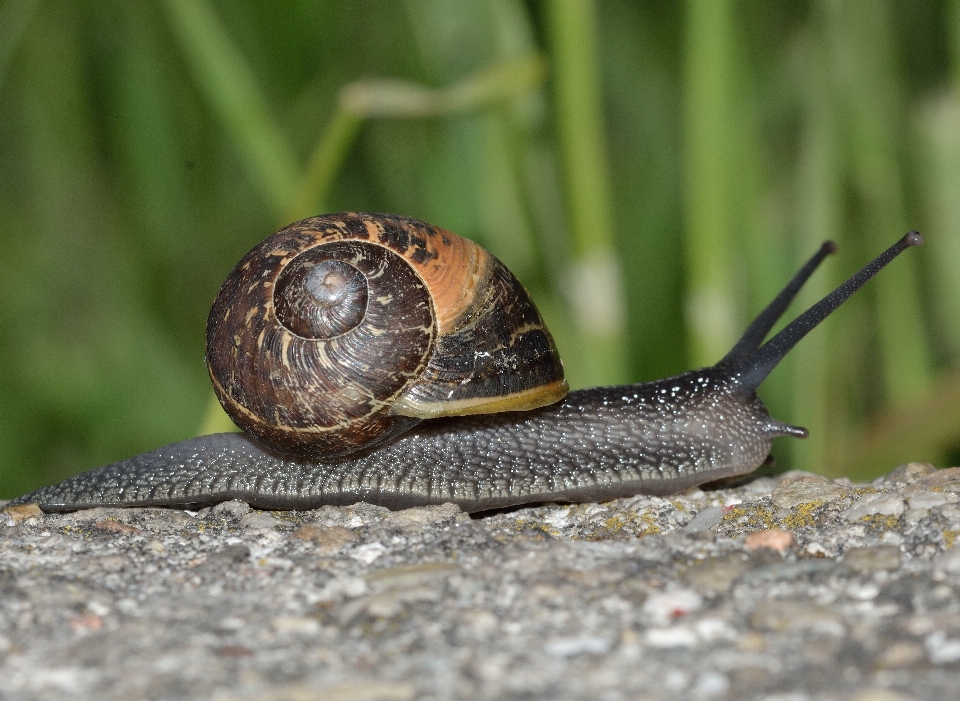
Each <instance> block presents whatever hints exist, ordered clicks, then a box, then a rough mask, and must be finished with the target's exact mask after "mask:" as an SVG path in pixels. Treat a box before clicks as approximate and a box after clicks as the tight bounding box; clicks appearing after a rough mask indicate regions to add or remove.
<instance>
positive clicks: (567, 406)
mask: <svg viewBox="0 0 960 701" xmlns="http://www.w3.org/2000/svg"><path fill="white" fill-rule="evenodd" d="M922 242H923V239H922V237H921V236H920V234H918V233H917V232H915V231H911V232H909V233H908V234H906V235H905V236H904V237H903V238H902V239H900V241H898V242H897V243H896V244H894V245H893V246H891V247H890V248H889V249H887V250H886V251H885V252H884V253H882V254H881V255H880V256H878V257H877V258H876V259H874V260H873V261H872V262H871V263H869V264H868V265H867V266H865V267H864V268H862V269H861V270H860V271H859V272H858V273H856V274H854V275H853V276H852V277H851V278H849V279H848V280H847V281H846V282H845V283H843V284H842V285H841V286H840V287H838V288H837V289H836V290H835V291H834V292H832V293H831V294H829V295H828V296H826V297H825V298H824V299H822V300H821V301H820V302H818V303H817V304H815V305H814V306H812V307H811V308H810V309H808V310H807V311H805V312H804V313H803V314H801V315H800V316H799V317H797V318H796V319H795V320H794V321H793V322H791V323H790V324H789V325H787V326H786V327H785V328H784V329H783V330H782V331H780V332H779V333H777V334H776V335H775V336H773V338H772V339H771V340H769V341H768V342H766V343H763V340H764V338H765V337H766V336H767V334H768V332H769V331H770V329H771V328H772V326H773V325H774V323H775V322H776V321H777V319H779V317H780V316H781V315H782V314H783V312H784V311H785V310H786V308H787V306H788V305H789V304H790V302H791V300H792V299H793V298H794V296H795V295H796V293H797V292H798V291H799V289H800V287H801V286H802V285H803V283H804V282H805V281H806V280H807V278H808V277H809V276H810V275H811V274H812V273H813V271H814V270H815V269H816V268H817V266H818V265H819V264H820V262H821V261H822V260H823V259H824V258H825V257H826V256H827V255H828V254H830V253H832V252H834V250H835V246H834V244H833V243H831V242H826V243H824V244H823V245H822V246H821V247H820V249H819V250H818V251H817V253H816V254H815V255H814V256H813V257H812V258H811V259H810V260H809V261H808V262H807V263H806V264H805V265H804V266H803V267H802V268H801V270H800V271H799V272H798V273H797V274H796V275H795V277H794V278H793V279H792V280H791V281H790V282H789V284H787V286H786V287H785V288H784V290H783V291H782V292H781V293H780V294H779V295H778V296H777V297H776V298H775V299H774V300H773V302H771V303H770V305H769V306H767V307H766V309H764V310H763V311H762V312H761V313H760V315H759V316H758V317H757V318H756V320H755V321H753V323H752V324H751V325H750V326H749V328H748V329H747V330H746V332H745V333H744V335H743V337H742V338H741V339H740V340H739V341H738V342H737V343H736V345H735V346H734V347H733V349H732V350H731V351H730V352H729V353H728V354H727V355H726V356H724V358H723V359H721V360H720V362H718V363H717V364H716V365H714V366H712V367H708V368H704V369H701V370H696V371H691V372H687V373H684V374H682V375H678V376H676V377H671V378H667V379H663V380H657V381H654V382H647V383H643V384H634V385H626V386H617V387H594V388H590V389H584V390H579V391H575V392H570V393H567V385H566V382H565V381H564V379H563V368H562V363H561V362H560V360H559V357H558V355H557V352H556V349H555V347H554V343H553V340H552V338H551V336H550V333H549V332H548V331H547V329H546V327H545V326H544V324H543V321H542V319H541V317H540V315H539V313H538V312H537V310H536V307H535V306H534V304H533V302H532V301H531V300H530V298H529V296H528V295H527V293H526V291H525V290H524V289H523V286H522V285H521V284H520V283H519V282H518V281H517V280H516V278H515V277H514V276H513V275H512V274H511V273H510V272H509V271H508V270H507V268H506V267H505V266H504V265H503V264H502V263H501V262H500V261H499V260H497V259H496V258H495V257H494V256H492V255H491V254H489V253H487V252H486V251H485V250H484V249H482V248H480V247H479V246H478V245H476V244H474V243H473V242H471V241H468V240H466V239H462V238H460V237H458V236H455V235H454V234H451V233H450V232H448V231H445V230H443V229H440V228H437V227H434V226H431V225H428V224H424V223H422V222H419V221H416V220H413V219H408V218H405V217H400V216H395V215H383V214H357V213H342V214H333V215H326V216H321V217H314V218H310V219H305V220H303V221H300V222H297V223H295V224H291V225H290V226H288V227H286V228H285V229H283V230H281V231H279V232H277V233H276V234H274V235H273V236H270V237H268V238H267V239H265V240H264V241H263V242H261V243H260V244H259V245H258V246H256V247H255V248H254V249H253V250H252V251H251V252H250V253H248V254H247V255H246V256H245V257H244V258H243V259H242V260H241V261H240V262H239V263H238V264H237V266H236V267H235V268H234V270H233V271H232V272H231V273H230V275H229V277H228V278H227V280H226V282H224V284H223V286H222V288H221V290H220V293H219V295H218V297H217V299H216V302H215V303H214V305H213V308H212V309H211V312H210V316H209V319H208V323H207V335H206V339H207V363H208V367H209V371H210V377H211V379H212V381H213V386H214V389H215V391H216V392H217V395H218V396H219V398H220V400H221V403H222V404H223V406H224V408H225V410H226V411H227V413H228V414H229V415H230V416H231V418H232V419H233V420H234V421H235V422H236V423H237V424H238V425H239V426H240V427H241V428H242V429H243V431H244V432H243V433H222V434H214V435H207V436H200V437H198V438H192V439H190V440H186V441H182V442H179V443H174V444H172V445H168V446H165V447H162V448H159V449H157V450H155V451H152V452H149V453H144V454H141V455H137V456H135V457H132V458H129V459H126V460H122V461H120V462H117V463H113V464H110V465H106V466H103V467H100V468H97V469H95V470H91V471H89V472H86V473H83V474H80V475H76V476H74V477H71V478H69V479H67V480H65V481H63V482H61V483H60V484H57V485H54V486H51V487H46V488H42V489H40V490H38V491H35V492H32V493H30V494H26V495H24V496H22V497H19V498H18V499H15V500H13V503H15V504H16V503H30V502H35V503H37V504H39V506H40V507H41V508H42V509H43V510H45V511H68V510H75V509H82V508H88V507H93V506H177V507H181V508H190V507H194V508H195V507H197V506H200V505H207V504H213V503H217V502H220V501H225V500H229V499H241V500H243V501H246V502H248V503H249V504H250V505H251V506H254V507H258V508H268V509H310V508H316V507H319V506H321V505H325V504H332V505H346V504H351V503H354V502H358V501H365V502H370V503H373V504H379V505H382V506H386V507H390V508H407V507H413V506H423V505H428V504H437V503H442V502H454V503H456V504H458V505H459V506H460V507H461V508H463V509H464V510H465V511H469V512H476V511H484V510H488V509H494V508H501V507H507V506H513V505H522V504H528V503H538V502H556V501H559V502H576V501H602V500H609V499H613V498H617V497H623V496H630V495H634V494H640V493H645V494H653V495H665V494H670V493H677V492H680V491H684V490H687V489H690V488H692V487H695V486H697V485H700V484H703V483H706V482H712V481H716V480H719V479H722V478H728V477H733V476H737V475H744V474H747V473H750V472H752V471H753V470H755V469H756V468H757V467H759V466H760V465H761V464H763V463H764V462H765V461H766V460H767V459H768V457H769V455H770V448H771V445H772V442H773V439H774V438H775V437H777V436H794V437H797V438H804V437H806V436H807V431H806V429H804V428H800V427H798V426H792V425H789V424H786V423H783V422H781V421H778V420H776V419H774V418H772V417H771V416H770V415H769V413H768V412H767V409H766V408H765V406H764V404H763V402H762V401H761V400H760V399H759V398H758V397H757V395H756V390H757V388H758V387H759V386H760V384H761V383H762V382H763V381H764V379H765V378H766V377H767V376H768V375H769V374H770V372H771V371H772V370H773V368H774V367H775V366H776V365H777V364H778V363H779V362H780V360H781V359H782V358H783V357H784V356H785V355H786V354H787V352H788V351H789V350H790V349H791V348H793V346H794V345H796V343H797V342H798V341H799V340H800V339H801V338H803V337H804V336H805V335H806V334H807V333H808V332H809V331H811V330H812V329H813V328H814V327H815V326H817V324H819V323H820V322H821V321H822V320H823V319H825V318H826V317H827V316H828V315H829V314H830V313H831V312H832V311H833V310H834V309H836V308H837V307H838V306H840V304H842V303H843V302H844V301H845V300H846V299H847V298H848V297H850V295H852V294H853V293H854V292H855V291H856V290H857V289H859V288H860V287H861V286H862V285H863V284H864V283H866V281H867V280H869V279H870V278H871V277H872V276H873V275H875V274H876V273H877V272H878V271H879V270H880V269H882V268H883V267H884V266H885V265H887V264H888V263H889V262H890V261H892V260H893V259H894V258H895V257H896V256H897V255H899V254H900V253H901V252H903V251H904V250H906V248H907V247H909V246H918V245H920V244H922ZM381 360H389V362H390V365H389V366H387V367H381V366H379V365H377V363H378V362H379V361H381ZM341 363H342V365H341Z"/></svg>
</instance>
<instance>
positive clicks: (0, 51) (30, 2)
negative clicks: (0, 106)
mask: <svg viewBox="0 0 960 701" xmlns="http://www.w3.org/2000/svg"><path fill="white" fill-rule="evenodd" d="M38 2H39V0H7V2H5V3H3V4H2V5H0V87H2V86H3V79H4V77H5V76H6V74H7V68H8V67H9V65H10V59H11V58H12V57H13V52H14V51H15V50H16V48H17V45H18V44H19V43H20V38H21V37H22V36H23V32H24V30H25V29H26V28H27V24H28V23H29V22H30V17H31V16H32V15H33V11H34V10H35V9H36V7H37V3H38Z"/></svg>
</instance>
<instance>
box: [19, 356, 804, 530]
mask: <svg viewBox="0 0 960 701" xmlns="http://www.w3.org/2000/svg"><path fill="white" fill-rule="evenodd" d="M783 435H793V436H798V437H803V436H804V435H806V432H805V431H804V430H803V429H799V428H795V427H792V426H788V425H786V424H783V423H780V422H779V421H776V420H774V419H771V418H770V416H769V414H768V413H767V410H766V408H765V407H764V406H763V403H762V402H761V401H760V400H759V399H758V398H757V397H756V395H754V394H752V393H750V395H749V396H747V397H744V396H743V392H742V390H740V389H739V388H738V386H737V384H736V379H735V378H731V377H730V376H729V374H728V373H723V372H721V371H718V370H717V369H714V368H710V369H705V370H700V371H696V372H690V373H686V374H684V375H680V376H678V377H674V378H667V379H665V380H658V381H656V382H651V383H646V384H639V385H629V386H623V387H598V388H593V389H587V390H581V391H578V392H573V393H571V394H570V395H569V396H568V397H567V398H566V399H564V400H563V401H561V402H559V403H557V404H555V405H553V406H550V407H546V408H544V409H538V410H535V411H531V412H524V413H517V412H515V413H509V414H496V415H489V416H474V417H463V418H457V419H441V420H436V421H430V422H425V423H422V424H420V425H419V426H417V427H416V428H414V429H413V430H412V431H411V432H410V433H407V434H405V435H404V436H401V437H400V438H398V439H395V440H394V441H392V442H391V443H389V444H387V445H384V446H381V447H379V448H376V449H373V450H369V451H367V452H366V453H364V454H360V455H358V456H348V457H346V458H338V459H335V460H331V461H328V462H317V461H310V460H305V459H293V458H290V457H288V456H284V455H281V454H278V453H275V452H271V451H269V450H268V449H266V448H264V447H262V446H261V445H259V444H258V443H256V442H254V440H253V439H252V438H250V437H249V436H246V435H245V434H229V433H227V434H216V435H212V436H202V437H200V438H193V439H190V440H186V441H182V442H180V443H174V444H172V445H169V446H165V447H163V448H160V449H158V450H155V451H153V452H150V453H144V454H141V455H137V456H135V457H132V458H129V459H127V460H122V461H120V462H117V463H113V464H111V465H106V466H104V467H101V468H98V469H95V470H91V471H90V472H86V473H83V474H80V475H77V476H75V477H72V478H70V479H67V480H65V481H63V482H61V483H60V484H58V485H54V486H52V487H46V488H44V489H40V490H37V491H35V492H33V493H31V494H26V495H24V496H22V497H19V498H18V499H15V500H14V501H13V503H15V504H17V503H30V502H36V503H38V504H39V505H40V507H41V508H42V509H44V510H45V511H71V510H75V509H82V508H88V507H92V506H145V505H156V506H199V505H204V504H212V503H216V502H220V501H225V500H229V499H241V500H243V501H246V502H248V503H249V504H250V505H251V506H254V507H258V508H268V509H311V508H316V507H319V506H321V505H324V504H332V505H346V504H351V503H354V502H358V501H365V502H369V503H372V504H378V505H381V506H386V507H390V508H397V509H399V508H408V507H412V506H423V505H427V504H439V503H443V502H453V503H456V504H458V505H459V506H460V507H461V508H462V509H464V510H465V511H471V512H473V511H484V510H487V509H494V508H501V507H506V506H513V505H517V504H527V503H535V502H543V501H603V500H608V499H614V498H617V497H622V496H628V495H632V494H661V495H662V494H670V493H676V492H680V491H683V490H686V489H689V488H691V487H694V486H696V485H699V484H702V483H704V482H709V481H713V480H716V479H721V478H725V477H730V476H734V475H741V474H746V473H749V472H751V471H753V470H754V469H756V468H757V467H758V466H759V465H760V464H761V463H763V461H764V460H765V459H766V458H767V456H768V455H769V452H770V446H771V443H772V440H773V438H774V437H776V436H783Z"/></svg>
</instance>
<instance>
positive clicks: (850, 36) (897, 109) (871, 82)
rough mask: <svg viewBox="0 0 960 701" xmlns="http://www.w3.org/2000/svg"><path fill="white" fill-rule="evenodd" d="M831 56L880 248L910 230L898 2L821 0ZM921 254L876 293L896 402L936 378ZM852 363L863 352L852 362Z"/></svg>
mask: <svg viewBox="0 0 960 701" xmlns="http://www.w3.org/2000/svg"><path fill="white" fill-rule="evenodd" d="M822 7H823V9H824V16H825V25H826V26H825V36H826V40H827V49H828V52H827V55H828V56H829V57H830V61H831V71H832V78H833V83H834V85H833V88H834V90H835V91H836V93H835V99H836V104H837V107H838V114H839V115H840V116H841V120H842V121H841V124H842V128H843V137H844V143H845V144H846V145H847V147H848V153H847V158H848V167H849V168H850V178H851V180H852V182H853V184H854V186H855V187H856V189H857V194H858V195H859V197H860V199H861V200H862V210H861V212H862V217H861V222H862V224H861V226H862V231H863V240H864V241H866V242H869V250H864V254H865V255H871V256H872V255H876V251H880V250H883V249H884V248H886V247H887V246H889V245H890V242H891V241H893V240H895V239H896V238H897V237H899V236H901V235H903V233H905V232H906V231H907V230H909V229H912V228H916V224H915V223H914V222H912V221H910V218H909V216H908V214H907V207H906V195H905V193H904V184H903V174H902V172H901V167H902V166H901V163H902V160H903V159H902V157H901V153H902V151H903V148H904V144H903V142H902V134H903V133H904V131H905V129H904V126H905V125H904V122H905V119H906V116H905V115H904V113H903V111H902V105H903V99H902V97H901V94H902V86H901V85H900V81H899V80H897V79H895V78H892V76H895V75H896V70H895V68H894V61H895V59H894V55H893V43H894V42H893V27H892V22H893V17H892V13H893V6H892V3H890V2H889V1H888V0H884V1H883V2H875V1H874V0H857V1H855V2H853V1H852V2H843V3H837V2H831V1H829V0H824V2H823V3H822ZM919 260H920V258H919V257H918V256H910V257H909V258H906V257H905V258H904V260H903V261H902V265H897V266H892V267H891V269H890V271H889V273H888V274H886V275H885V276H884V281H883V283H884V284H882V285H876V286H874V287H873V288H872V290H871V295H872V296H873V297H874V299H875V300H876V305H875V312H874V314H875V317H876V324H877V329H878V331H879V338H880V355H881V364H882V372H883V389H884V390H885V392H886V393H887V395H888V396H889V397H890V398H891V399H892V400H894V401H903V400H904V399H905V398H907V397H909V396H911V395H913V394H915V393H916V392H919V391H923V390H925V389H926V388H927V387H929V385H930V382H931V379H932V368H933V361H932V353H931V350H930V346H929V344H928V342H927V338H926V335H925V333H924V329H923V313H922V308H921V304H920V288H921V286H920V284H919V282H920V276H919ZM852 362H853V363H854V366H856V365H859V364H860V363H861V362H862V358H855V359H853V361H852Z"/></svg>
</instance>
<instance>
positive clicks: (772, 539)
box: [744, 528, 797, 553]
mask: <svg viewBox="0 0 960 701" xmlns="http://www.w3.org/2000/svg"><path fill="white" fill-rule="evenodd" d="M796 542H797V539H796V538H795V537H794V535H793V533H791V532H790V531H781V530H779V529H777V528H770V529H768V530H765V531H754V532H753V533H748V534H747V537H746V538H745V539H744V545H745V546H746V548H747V550H758V549H759V548H769V549H770V550H776V551H777V552H778V553H782V552H784V551H785V550H786V549H787V548H789V547H791V546H793V544H794V543H796Z"/></svg>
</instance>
